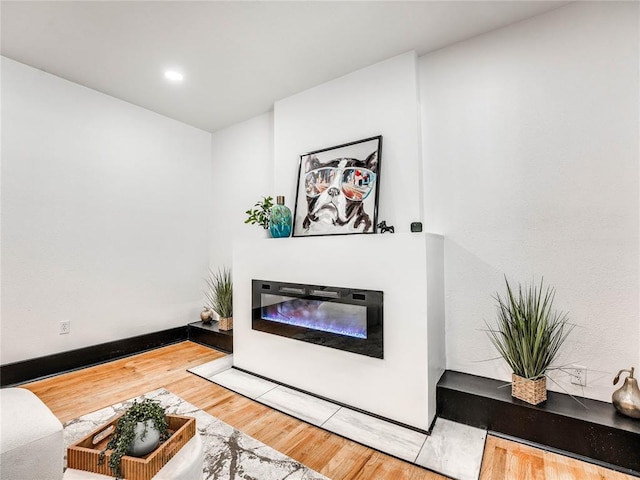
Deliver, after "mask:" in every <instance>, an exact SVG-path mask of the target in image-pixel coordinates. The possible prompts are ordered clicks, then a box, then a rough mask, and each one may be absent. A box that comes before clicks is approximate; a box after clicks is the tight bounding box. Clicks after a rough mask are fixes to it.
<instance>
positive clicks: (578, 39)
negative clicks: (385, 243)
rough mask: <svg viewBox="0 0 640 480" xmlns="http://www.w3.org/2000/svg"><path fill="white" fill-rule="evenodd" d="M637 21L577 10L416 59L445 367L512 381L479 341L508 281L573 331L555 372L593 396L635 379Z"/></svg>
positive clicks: (638, 328) (625, 13)
mask: <svg viewBox="0 0 640 480" xmlns="http://www.w3.org/2000/svg"><path fill="white" fill-rule="evenodd" d="M638 8H639V5H638V4H637V3H633V2H626V3H617V2H576V3H574V4H571V5H568V6H566V7H563V8H560V9H558V10H555V11H553V12H550V13H548V14H544V15H541V16H539V17H536V18H533V19H530V20H528V21H525V22H521V23H518V24H515V25H512V26H510V27H507V28H504V29H501V30H497V31H495V32H492V33H489V34H486V35H483V36H480V37H477V38H474V39H472V40H469V41H466V42H462V43H459V44H456V45H454V46H451V47H449V48H444V49H442V50H439V51H437V52H435V53H432V54H430V55H426V56H424V57H422V58H421V59H420V77H421V82H420V94H421V97H422V116H423V130H422V134H423V139H424V153H425V159H424V162H425V223H426V226H427V230H429V231H437V232H441V233H443V234H444V236H445V239H446V240H445V277H446V317H447V332H446V333H447V368H449V369H452V370H458V371H463V372H468V373H473V374H477V375H483V376H488V377H494V378H502V379H505V380H507V379H508V378H509V376H508V371H507V369H506V368H505V367H504V366H503V363H502V362H501V361H496V362H484V360H487V359H489V358H492V357H494V356H495V353H494V351H493V350H492V348H491V347H490V344H489V342H488V340H487V339H486V335H485V334H484V332H482V329H483V328H484V323H483V322H484V321H485V320H489V321H491V320H493V319H494V318H495V311H494V306H493V305H494V302H493V301H492V299H491V296H492V294H493V293H494V292H496V291H500V292H502V291H503V285H504V282H503V274H506V275H507V277H508V278H509V280H511V281H514V282H517V281H527V282H529V281H531V280H536V281H539V280H540V278H541V277H542V276H544V278H545V280H546V281H547V282H549V283H550V284H552V285H554V286H555V287H556V290H557V296H556V306H557V307H558V308H559V309H562V310H565V311H568V312H569V313H570V317H571V320H572V321H573V322H575V323H576V324H577V325H578V326H579V327H578V328H577V329H576V330H575V331H574V333H573V334H572V335H571V337H570V340H569V343H568V345H567V348H566V349H564V355H562V358H561V361H560V363H572V362H575V363H578V364H581V365H584V366H586V367H587V369H588V382H589V387H588V388H587V389H585V391H584V394H585V395H586V396H587V397H591V398H596V399H601V400H608V401H610V399H611V393H612V391H613V387H612V386H611V380H612V378H613V376H614V375H615V373H617V371H618V370H619V369H621V368H630V367H631V366H632V365H636V366H637V365H640V309H639V305H638V304H639V298H638V297H639V292H640V285H639V281H638V277H639V265H640V263H639V262H640V258H639V252H638V249H639V243H640V236H639V227H638V224H639V188H638V183H639V151H638V150H639V134H638V132H639V130H638V128H639V115H638V108H639V100H640V98H639V93H638V92H639V88H638V87H639V78H638V67H639V38H638ZM557 380H558V381H559V382H560V384H561V385H562V387H564V388H566V389H567V390H568V391H569V392H570V393H572V394H581V393H582V392H581V390H580V389H578V388H575V387H571V386H569V384H568V382H567V377H566V376H559V377H558V379H557ZM549 387H550V388H551V389H553V390H560V391H561V388H559V387H558V386H556V385H554V383H552V382H550V383H549Z"/></svg>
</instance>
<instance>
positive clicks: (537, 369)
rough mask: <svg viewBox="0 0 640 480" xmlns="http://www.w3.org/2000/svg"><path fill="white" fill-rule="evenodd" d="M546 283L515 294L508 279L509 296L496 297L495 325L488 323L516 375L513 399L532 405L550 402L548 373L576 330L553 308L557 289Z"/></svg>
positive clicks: (494, 339) (499, 347) (494, 343)
mask: <svg viewBox="0 0 640 480" xmlns="http://www.w3.org/2000/svg"><path fill="white" fill-rule="evenodd" d="M543 281H544V279H543V280H541V281H540V286H539V287H538V286H535V285H530V286H526V285H525V286H524V287H523V286H522V285H519V286H518V290H517V291H514V290H513V289H512V288H511V285H509V282H508V281H507V279H506V277H505V283H506V287H507V291H506V295H504V296H500V294H496V295H495V297H494V298H495V300H496V302H497V304H496V309H497V321H496V324H495V325H494V326H491V325H489V324H488V323H487V328H488V335H489V339H490V340H491V343H492V344H493V346H494V347H495V348H496V350H498V352H499V353H500V355H501V356H502V358H503V359H504V360H505V361H506V362H507V364H508V365H509V366H510V367H511V370H512V372H513V374H512V384H511V394H512V396H514V397H516V398H519V399H520V400H524V401H525V402H528V403H531V404H533V405H537V404H538V403H541V402H544V401H545V400H546V399H547V387H546V378H547V377H546V373H547V371H548V370H550V369H551V368H553V367H552V364H553V362H554V360H555V359H556V358H557V356H558V353H559V351H560V347H561V346H562V344H563V343H564V341H565V340H566V339H567V336H568V335H569V333H571V331H572V330H573V328H574V327H575V325H573V324H570V323H569V322H568V316H567V314H566V313H562V312H557V311H555V310H554V309H553V301H554V298H555V290H554V289H553V288H551V287H549V286H547V287H546V288H543ZM485 323H486V322H485Z"/></svg>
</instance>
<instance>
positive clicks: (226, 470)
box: [64, 389, 328, 480]
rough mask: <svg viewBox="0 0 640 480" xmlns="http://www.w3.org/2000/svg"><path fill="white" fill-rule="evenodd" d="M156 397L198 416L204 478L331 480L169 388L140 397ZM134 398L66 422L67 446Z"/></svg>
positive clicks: (172, 409) (180, 411)
mask: <svg viewBox="0 0 640 480" xmlns="http://www.w3.org/2000/svg"><path fill="white" fill-rule="evenodd" d="M143 398H152V399H155V400H158V401H159V402H160V403H161V405H162V406H163V407H165V408H166V411H167V413H168V414H172V415H184V416H189V417H194V418H195V419H196V427H197V430H198V433H199V434H200V435H201V437H202V442H203V444H204V450H205V458H204V464H203V467H202V478H203V480H285V479H286V480H328V479H327V477H325V476H323V475H321V474H319V473H317V472H315V471H313V470H311V469H310V468H308V467H306V466H304V465H303V464H301V463H300V462H297V461H295V460H293V459H292V458H290V457H288V456H286V455H284V454H283V453H280V452H278V451H277V450H274V449H273V448H271V447H268V446H267V445H265V444H264V443H262V442H259V441H258V440H256V439H255V438H252V437H250V436H249V435H246V434H244V433H242V432H241V431H239V430H237V429H235V428H233V427H232V426H230V425H228V424H226V423H224V422H223V421H222V420H220V419H218V418H215V417H213V416H211V415H209V414H208V413H206V412H204V411H202V410H200V409H199V408H197V407H196V406H194V405H192V404H190V403H188V402H186V401H185V400H183V399H182V398H180V397H178V396H177V395H174V394H173V393H171V392H169V391H168V390H165V389H158V390H154V391H152V392H149V393H146V394H144V395H142V396H140V397H138V400H141V399H143ZM133 400H134V399H131V400H128V401H126V402H122V403H117V404H115V405H112V406H110V407H106V408H103V409H102V410H98V411H96V412H93V413H90V414H87V415H83V416H82V417H79V418H76V419H74V420H71V421H69V422H67V423H66V424H65V425H64V442H65V451H66V447H68V446H70V445H71V444H73V443H74V442H76V441H78V440H80V439H81V438H83V437H84V436H86V435H88V434H89V433H91V432H92V431H93V430H95V429H97V428H98V427H100V426H101V425H103V424H105V423H107V422H109V421H110V420H111V419H112V418H114V417H115V416H117V415H119V414H120V413H122V412H123V411H124V410H125V409H126V408H128V407H129V405H131V403H133Z"/></svg>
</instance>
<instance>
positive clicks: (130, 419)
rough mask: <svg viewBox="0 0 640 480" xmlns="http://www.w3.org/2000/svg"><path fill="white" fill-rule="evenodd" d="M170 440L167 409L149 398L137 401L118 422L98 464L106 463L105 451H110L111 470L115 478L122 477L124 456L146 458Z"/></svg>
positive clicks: (101, 453)
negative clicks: (163, 441)
mask: <svg viewBox="0 0 640 480" xmlns="http://www.w3.org/2000/svg"><path fill="white" fill-rule="evenodd" d="M167 438H169V425H168V423H167V418H166V414H165V409H164V407H162V406H161V405H160V403H158V402H157V401H155V400H151V399H149V398H145V399H144V400H142V401H141V402H138V401H137V400H134V401H133V405H131V407H129V408H128V409H127V410H126V411H125V413H124V414H123V415H122V416H121V417H120V418H119V419H118V422H117V423H116V426H115V430H114V432H113V436H112V437H111V439H110V440H109V443H107V445H106V446H105V448H104V449H103V450H102V451H101V452H100V456H99V458H98V465H101V464H102V463H104V461H105V458H106V452H107V451H108V450H111V453H110V455H109V468H110V469H111V471H112V472H113V474H114V475H115V476H116V477H118V478H121V476H122V471H121V470H120V461H121V460H122V457H123V456H125V455H131V456H134V457H141V456H144V455H146V454H148V453H150V452H152V451H153V450H155V449H156V448H158V445H159V444H160V441H161V440H166V439H167Z"/></svg>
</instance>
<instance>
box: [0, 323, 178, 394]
mask: <svg viewBox="0 0 640 480" xmlns="http://www.w3.org/2000/svg"><path fill="white" fill-rule="evenodd" d="M188 338H189V336H188V328H187V326H186V325H185V326H183V327H176V328H172V329H169V330H162V331H160V332H154V333H148V334H145V335H139V336H137V337H131V338H125V339H122V340H115V341H113V342H108V343H101V344H99V345H92V346H90V347H84V348H79V349H77V350H70V351H67V352H60V353H55V354H53V355H47V356H45V357H38V358H32V359H29V360H24V361H20V362H15V363H9V364H6V365H0V386H2V387H9V386H15V385H18V384H21V383H25V382H30V381H33V380H38V379H41V378H44V377H50V376H52V375H58V374H60V373H64V372H69V371H73V370H78V369H80V368H85V367H89V366H92V365H97V364H100V363H104V362H108V361H110V360H116V359H118V358H123V357H127V356H129V355H133V354H136V353H141V352H145V351H147V350H152V349H154V348H158V347H163V346H165V345H170V344H172V343H177V342H182V341H184V340H188Z"/></svg>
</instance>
